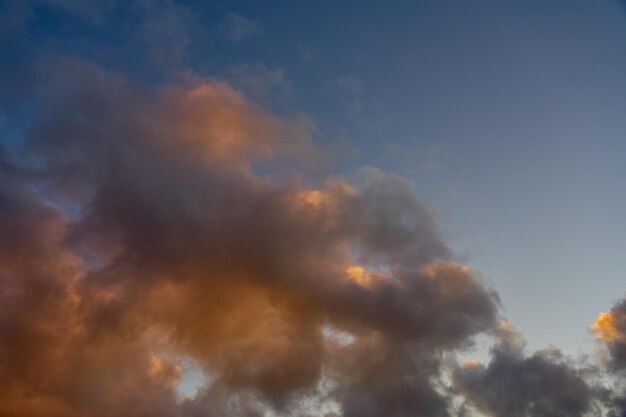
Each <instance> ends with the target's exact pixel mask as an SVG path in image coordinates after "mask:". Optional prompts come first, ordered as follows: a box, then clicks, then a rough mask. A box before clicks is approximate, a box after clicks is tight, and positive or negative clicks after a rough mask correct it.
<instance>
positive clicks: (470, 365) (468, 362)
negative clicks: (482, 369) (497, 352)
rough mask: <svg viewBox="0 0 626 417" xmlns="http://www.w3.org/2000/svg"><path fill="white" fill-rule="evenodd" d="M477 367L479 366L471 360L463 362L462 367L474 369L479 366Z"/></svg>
mask: <svg viewBox="0 0 626 417" xmlns="http://www.w3.org/2000/svg"><path fill="white" fill-rule="evenodd" d="M479 365H480V363H479V362H476V361H472V360H468V361H465V362H463V366H465V367H466V368H473V367H476V366H479Z"/></svg>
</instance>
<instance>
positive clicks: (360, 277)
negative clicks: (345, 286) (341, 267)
mask: <svg viewBox="0 0 626 417" xmlns="http://www.w3.org/2000/svg"><path fill="white" fill-rule="evenodd" d="M346 274H348V279H349V280H350V281H352V282H356V283H357V284H359V285H361V286H363V287H369V286H370V285H372V277H371V276H370V274H369V273H368V272H367V271H366V270H365V269H364V268H363V267H361V266H358V265H351V266H349V267H348V268H346Z"/></svg>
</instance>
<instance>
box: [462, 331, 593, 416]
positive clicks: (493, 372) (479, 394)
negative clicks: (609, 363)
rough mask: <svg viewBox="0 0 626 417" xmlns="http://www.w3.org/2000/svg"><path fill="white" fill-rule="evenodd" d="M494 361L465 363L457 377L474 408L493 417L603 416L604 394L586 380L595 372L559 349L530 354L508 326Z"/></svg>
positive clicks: (498, 340)
mask: <svg viewBox="0 0 626 417" xmlns="http://www.w3.org/2000/svg"><path fill="white" fill-rule="evenodd" d="M495 337H496V344H495V345H494V347H493V349H492V352H491V358H490V361H489V363H488V364H487V365H486V366H485V365H483V364H480V363H478V362H473V361H470V362H466V363H465V364H464V365H463V366H458V367H456V369H455V370H454V373H453V381H454V387H455V389H457V390H458V391H459V392H460V393H461V394H462V395H463V397H464V398H465V399H466V401H467V402H466V406H467V408H474V409H476V410H479V411H480V412H482V413H484V415H487V416H493V417H505V416H506V417H531V416H532V417H566V416H567V417H575V416H597V415H601V414H602V405H601V402H600V400H601V398H602V390H601V389H600V388H599V387H597V386H595V385H593V384H592V383H590V382H589V381H588V380H587V374H588V373H592V370H590V369H585V368H584V367H580V366H579V365H577V364H575V363H573V362H572V361H571V360H569V359H568V358H566V357H565V356H564V355H563V354H562V353H561V352H560V351H559V350H558V349H556V348H553V347H552V348H548V349H546V350H542V351H538V352H534V353H533V354H530V355H529V354H527V353H525V348H524V342H523V339H522V337H521V335H519V334H518V333H517V332H516V331H515V329H514V328H513V327H512V326H511V325H510V324H509V323H502V324H501V326H500V328H499V329H498V330H497V331H496V332H495Z"/></svg>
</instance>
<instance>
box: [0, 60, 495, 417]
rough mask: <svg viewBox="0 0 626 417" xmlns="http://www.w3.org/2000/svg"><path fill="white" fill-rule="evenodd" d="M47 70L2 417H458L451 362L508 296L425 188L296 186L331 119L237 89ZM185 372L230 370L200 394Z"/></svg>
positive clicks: (13, 172)
mask: <svg viewBox="0 0 626 417" xmlns="http://www.w3.org/2000/svg"><path fill="white" fill-rule="evenodd" d="M38 71H39V75H38V79H39V81H40V83H39V84H38V87H37V89H36V94H37V100H38V102H39V103H40V104H41V111H40V112H39V115H38V117H37V118H36V121H35V122H34V124H33V125H32V126H31V128H30V129H29V130H28V133H27V137H26V138H25V139H24V143H23V147H22V148H21V149H20V152H19V155H22V156H21V157H20V159H10V158H8V157H7V158H4V160H5V162H4V163H3V164H1V165H0V167H3V168H2V169H3V170H4V171H3V172H4V173H5V175H3V176H2V182H1V184H0V185H1V187H0V189H1V190H2V193H1V194H0V196H1V198H0V202H1V203H0V210H1V211H2V216H1V217H0V218H1V220H0V230H2V234H1V236H2V238H1V240H0V247H2V251H1V253H2V255H0V256H2V262H1V264H2V269H0V279H2V286H1V287H2V293H1V297H2V303H0V317H1V318H2V319H0V328H1V329H2V331H1V332H0V334H1V336H0V375H2V379H3V383H2V384H1V385H0V411H1V412H0V414H3V415H21V416H40V415H48V416H50V415H51V416H74V415H76V416H87V417H89V416H105V415H136V416H144V415H146V416H147V415H150V416H160V415H162V416H171V415H182V416H191V415H194V416H195V415H206V416H212V415H225V414H228V415H241V416H244V415H245V416H251V415H263V414H264V413H265V412H266V411H268V410H274V412H277V413H290V412H294V413H295V412H296V410H301V411H299V412H302V413H304V412H305V411H303V409H302V407H303V406H302V404H303V401H305V400H306V399H309V400H310V401H313V400H311V399H312V398H318V399H319V398H322V399H323V402H324V404H335V407H336V410H340V411H341V412H342V413H343V415H345V416H364V415H368V416H400V415H407V414H410V415H418V416H421V415H423V416H432V415H442V416H443V415H447V411H446V410H447V404H448V401H449V398H448V395H447V394H445V393H442V392H440V390H438V389H437V387H436V382H435V381H436V380H438V379H439V378H440V371H441V364H440V357H441V354H442V353H443V352H448V351H454V350H456V349H459V348H465V347H467V346H469V345H470V344H471V340H472V338H473V336H475V335H477V334H479V333H482V332H485V331H488V330H489V329H492V328H493V327H494V326H495V323H496V322H497V316H498V313H497V304H498V300H497V296H496V295H495V294H494V293H493V292H492V291H491V290H489V289H487V288H485V287H484V286H483V284H482V282H481V280H480V278H479V277H478V276H477V275H476V274H475V273H474V272H473V271H471V270H470V269H469V268H467V267H465V266H462V265H459V264H455V263H454V262H453V261H452V258H453V257H452V254H451V252H450V250H449V249H448V248H447V246H446V245H445V243H444V242H443V241H442V240H441V238H440V236H439V232H438V230H437V227H436V225H435V221H434V216H433V214H432V213H431V211H430V209H429V208H428V207H427V206H426V205H424V204H423V203H422V202H421V201H420V200H419V199H418V198H417V197H416V196H415V195H414V194H413V191H412V187H411V184H410V183H409V182H408V181H407V180H405V179H403V178H401V177H398V176H394V175H390V174H386V173H384V172H382V171H379V170H375V169H367V170H365V171H363V173H362V175H361V176H360V180H359V181H358V182H356V183H355V182H350V181H348V180H347V179H346V178H343V177H341V176H333V175H328V176H326V177H325V178H318V177H314V178H308V177H306V176H304V177H303V176H302V175H295V176H293V175H291V172H293V166H294V165H295V166H299V167H302V168H303V171H302V172H306V169H304V167H305V166H306V164H313V165H317V164H320V163H323V162H324V161H325V159H326V158H327V154H326V152H325V151H324V150H323V149H320V148H319V147H318V146H316V145H315V144H314V141H313V137H312V136H313V135H312V131H311V126H310V125H309V124H303V123H301V122H300V121H299V120H293V119H289V118H285V117H278V116H276V115H272V114H270V113H268V112H266V111H264V110H263V109H261V108H259V107H258V106H257V105H255V104H252V103H251V102H250V101H248V100H247V99H246V98H245V97H244V96H243V95H242V94H241V93H239V92H238V91H236V90H234V89H232V88H231V87H230V86H229V85H227V84H224V83H221V82H218V81H215V80H211V79H189V80H186V81H185V82H183V83H181V84H170V85H165V86H161V87H158V88H153V89H152V88H151V89H148V88H137V87H134V86H133V85H132V84H131V83H130V81H128V80H127V79H126V77H124V76H123V75H121V74H114V73H109V72H107V71H106V70H104V69H102V68H100V67H98V66H95V65H93V64H89V63H85V62H83V61H80V60H76V59H61V58H57V59H52V60H48V61H44V62H42V63H41V64H40V66H39V69H38ZM261 172H263V173H264V174H261ZM351 271H352V272H351ZM354 271H359V276H360V277H362V278H363V279H362V280H355V279H354V276H353V275H354ZM329 328H332V329H334V330H333V332H340V333H341V334H344V335H345V337H343V338H341V339H337V338H336V337H333V335H332V332H331V333H329V331H328V329H329ZM339 340H340V341H339ZM177 358H182V359H181V360H179V359H177ZM185 361H186V362H187V363H188V362H193V363H196V364H198V366H199V367H200V368H201V370H202V371H203V372H204V374H206V375H207V376H208V378H207V379H206V381H207V382H206V385H205V386H204V387H202V388H201V389H200V391H199V393H198V395H196V396H195V397H192V398H180V397H179V396H178V395H177V390H176V388H177V385H178V384H179V383H180V381H181V378H182V373H183V366H184V363H186V362H185ZM319 401H322V400H319ZM332 412H335V411H332V407H331V408H329V411H328V413H332ZM337 412H339V411H337ZM11 413H12V414H11Z"/></svg>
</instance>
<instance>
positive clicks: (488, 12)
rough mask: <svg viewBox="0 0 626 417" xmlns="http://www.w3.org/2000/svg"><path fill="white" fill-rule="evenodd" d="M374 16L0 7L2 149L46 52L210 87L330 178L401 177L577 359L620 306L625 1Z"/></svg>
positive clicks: (375, 9)
mask: <svg viewBox="0 0 626 417" xmlns="http://www.w3.org/2000/svg"><path fill="white" fill-rule="evenodd" d="M57 3H58V4H57ZM92 3H93V4H98V2H88V4H90V5H91V4H92ZM388 3H389V4H387V3H386V2H380V1H342V2H334V1H310V2H285V1H237V2H230V1H223V2H217V1H211V2H204V1H188V2H183V1H181V2H176V3H175V4H172V3H170V2H167V1H161V2H158V1H156V2H149V1H137V2H119V3H118V4H113V5H112V6H110V7H109V6H106V7H105V6H102V7H91V6H71V5H72V4H80V2H75V3H73V2H71V1H67V2H60V1H56V2H55V1H50V2H44V1H40V2H33V3H32V4H31V3H29V2H26V1H23V2H19V1H18V2H4V3H0V4H2V10H3V11H2V12H1V13H2V15H1V16H2V18H1V19H0V23H1V26H0V62H1V64H0V114H1V118H0V120H2V123H1V124H0V135H2V136H3V137H5V138H7V137H10V138H13V139H11V140H12V141H14V142H15V141H17V140H19V132H20V131H21V130H23V129H24V128H26V127H27V126H28V121H29V120H30V119H31V118H32V112H33V111H34V110H33V109H36V103H32V102H29V101H28V100H30V95H29V91H30V90H31V89H32V88H33V85H35V84H34V80H33V79H32V78H31V77H32V75H31V73H30V71H31V68H32V66H33V65H35V64H36V63H37V62H38V61H39V60H40V59H41V58H42V57H45V56H51V55H58V54H64V55H68V54H69V55H74V56H78V57H82V58H84V59H86V60H89V61H93V62H96V63H98V64H100V65H102V66H104V67H105V68H107V69H109V70H111V71H118V72H123V73H126V74H128V76H129V77H130V78H131V79H132V80H134V81H136V82H138V83H146V84H161V83H167V82H170V81H175V80H177V79H179V78H181V77H182V74H189V73H193V74H196V75H201V76H211V77H216V78H221V79H225V80H227V81H229V82H231V83H232V84H233V85H235V86H236V87H238V88H240V89H242V90H244V91H245V92H246V93H247V94H248V95H249V96H250V97H251V99H253V100H256V101H258V102H259V103H261V105H263V106H267V107H268V108H270V109H272V110H273V111H275V112H277V113H280V114H283V113H284V114H296V113H303V114H305V115H306V116H307V117H309V118H310V119H311V120H312V121H313V122H314V123H315V125H316V126H317V129H318V132H319V133H318V135H319V140H320V141H321V142H324V143H328V144H332V145H333V146H336V147H337V149H338V150H339V151H338V152H339V156H338V169H339V170H340V171H341V172H343V173H345V174H346V175H351V174H352V173H353V172H354V171H355V170H356V169H358V167H360V166H363V165H372V166H377V167H380V168H382V169H386V170H389V171H392V172H395V173H398V174H401V175H405V176H408V177H410V178H411V179H412V180H414V182H415V188H416V191H417V193H418V194H419V195H420V196H422V197H423V198H424V200H425V201H427V202H429V203H430V204H431V205H432V206H433V207H434V210H435V212H436V213H437V214H438V217H439V219H440V223H441V227H442V229H443V230H444V232H445V234H446V238H447V240H448V242H450V244H451V245H452V246H453V247H454V248H455V250H456V251H457V252H458V253H459V259H460V260H461V261H464V262H468V263H469V264H470V265H472V266H473V267H475V268H476V269H477V270H479V271H480V272H481V273H482V275H483V277H484V278H485V280H486V281H487V282H488V283H489V284H490V285H492V286H493V287H494V288H495V289H497V290H498V291H499V293H500V294H501V298H502V305H503V311H504V312H505V314H506V315H507V317H508V318H509V319H510V320H511V321H512V322H513V323H514V324H516V325H517V326H518V327H519V328H520V330H521V331H522V333H523V334H524V335H525V336H526V338H527V339H528V341H529V345H530V347H531V348H542V347H545V346H547V345H549V344H554V345H556V346H559V347H560V348H562V349H563V350H564V351H565V352H567V353H570V354H576V353H577V352H578V351H579V349H580V348H583V347H584V348H585V349H589V348H591V346H590V345H589V343H588V342H589V340H590V339H591V336H590V335H589V334H588V330H587V329H588V326H589V325H590V324H591V323H592V322H593V321H594V319H595V317H596V316H597V314H598V313H599V312H600V311H603V310H606V309H608V308H609V307H610V306H611V305H612V303H613V302H614V301H615V300H616V299H618V298H619V297H621V296H622V294H623V292H624V291H626V277H625V272H626V256H625V255H624V253H625V249H626V221H625V214H626V187H625V186H624V183H625V182H626V19H625V15H624V7H623V4H622V2H620V1H617V0H594V1H589V0H549V1H547V0H524V1H521V0H519V1H501V0H484V1H479V2H471V1H464V0H450V1H440V0H425V1H396V2H388ZM68 5H69V6H68Z"/></svg>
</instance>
